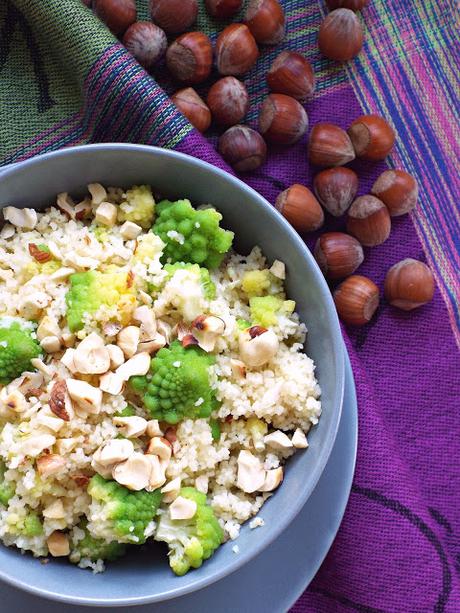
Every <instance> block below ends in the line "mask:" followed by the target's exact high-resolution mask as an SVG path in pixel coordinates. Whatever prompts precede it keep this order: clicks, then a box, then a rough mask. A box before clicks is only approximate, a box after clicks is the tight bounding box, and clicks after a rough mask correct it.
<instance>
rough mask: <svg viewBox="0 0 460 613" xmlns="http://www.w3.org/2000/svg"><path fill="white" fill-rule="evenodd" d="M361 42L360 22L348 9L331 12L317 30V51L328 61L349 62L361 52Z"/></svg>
mask: <svg viewBox="0 0 460 613" xmlns="http://www.w3.org/2000/svg"><path fill="white" fill-rule="evenodd" d="M363 40H364V32H363V27H362V25H361V22H360V21H359V18H358V17H357V16H356V14H355V13H354V12H353V11H350V9H337V10H335V11H332V12H331V13H329V15H328V16H327V17H326V18H325V20H324V21H323V23H322V24H321V26H320V29H319V37H318V43H319V49H320V51H321V53H322V54H323V55H325V56H326V57H327V58H329V59H330V60H337V61H339V62H346V61H347V60H351V59H352V58H354V57H355V56H356V55H358V53H359V52H360V51H361V48H362V46H363Z"/></svg>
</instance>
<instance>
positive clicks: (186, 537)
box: [155, 487, 224, 576]
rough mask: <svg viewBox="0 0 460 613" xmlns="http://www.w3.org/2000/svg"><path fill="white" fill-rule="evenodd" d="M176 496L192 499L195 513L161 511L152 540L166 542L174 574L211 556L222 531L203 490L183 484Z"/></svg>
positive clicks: (196, 565)
mask: <svg viewBox="0 0 460 613" xmlns="http://www.w3.org/2000/svg"><path fill="white" fill-rule="evenodd" d="M180 496H183V497H184V498H188V499H189V500H193V501H194V502H196V506H197V509H196V513H195V515H194V516H193V517H192V519H181V520H173V519H171V518H170V515H169V513H168V512H167V511H166V512H165V513H163V514H162V515H161V518H160V521H159V523H158V528H157V531H156V534H155V540H156V541H164V542H165V543H168V545H169V565H170V566H171V568H172V570H173V571H174V572H175V573H176V575H179V576H182V575H185V573H187V572H188V571H189V570H190V568H199V567H200V566H201V565H202V564H203V560H207V559H208V558H210V557H211V556H212V554H213V553H214V551H215V550H216V549H217V548H218V547H219V545H221V543H222V540H223V536H224V533H223V530H222V528H221V527H220V525H219V522H218V521H217V518H216V516H215V515H214V511H213V510H212V508H211V507H210V506H209V505H207V504H206V495H205V494H202V493H201V492H198V491H197V490H196V489H195V488H193V487H183V488H182V489H181V490H180Z"/></svg>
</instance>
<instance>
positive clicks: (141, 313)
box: [133, 304, 157, 340]
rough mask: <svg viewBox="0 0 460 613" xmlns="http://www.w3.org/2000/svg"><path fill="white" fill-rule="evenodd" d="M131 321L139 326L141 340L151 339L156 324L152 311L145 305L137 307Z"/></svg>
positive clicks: (154, 332)
mask: <svg viewBox="0 0 460 613" xmlns="http://www.w3.org/2000/svg"><path fill="white" fill-rule="evenodd" d="M133 319H134V321H138V322H139V323H140V324H141V340H145V339H146V338H152V336H154V335H155V334H156V331H157V324H156V318H155V311H154V310H153V309H150V308H149V307H148V306H146V305H145V304H144V305H142V306H140V307H137V309H136V310H135V311H134V313H133Z"/></svg>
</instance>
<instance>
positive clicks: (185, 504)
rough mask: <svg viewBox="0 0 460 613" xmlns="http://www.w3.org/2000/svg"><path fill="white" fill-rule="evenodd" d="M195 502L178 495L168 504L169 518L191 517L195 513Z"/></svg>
mask: <svg viewBox="0 0 460 613" xmlns="http://www.w3.org/2000/svg"><path fill="white" fill-rule="evenodd" d="M196 509H197V506H196V502H195V501H194V500H189V499H188V498H184V497H183V496H178V497H177V498H176V499H175V500H174V502H172V503H171V504H170V505H169V516H170V517H171V519H192V517H194V516H195V513H196Z"/></svg>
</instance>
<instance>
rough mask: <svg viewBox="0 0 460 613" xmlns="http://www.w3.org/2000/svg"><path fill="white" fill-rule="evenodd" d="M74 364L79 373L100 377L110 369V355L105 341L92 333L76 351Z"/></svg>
mask: <svg viewBox="0 0 460 613" xmlns="http://www.w3.org/2000/svg"><path fill="white" fill-rule="evenodd" d="M73 362H74V364H75V368H76V369H77V371H78V372H80V373H82V374H84V375H100V374H102V373H105V372H107V371H108V370H109V368H110V355H109V352H108V351H107V348H106V347H105V346H104V341H103V339H102V338H101V337H100V336H99V334H96V332H91V334H89V335H88V336H87V337H86V338H85V339H83V340H82V342H81V343H80V344H79V345H78V347H77V348H76V349H75V353H74V354H73Z"/></svg>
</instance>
